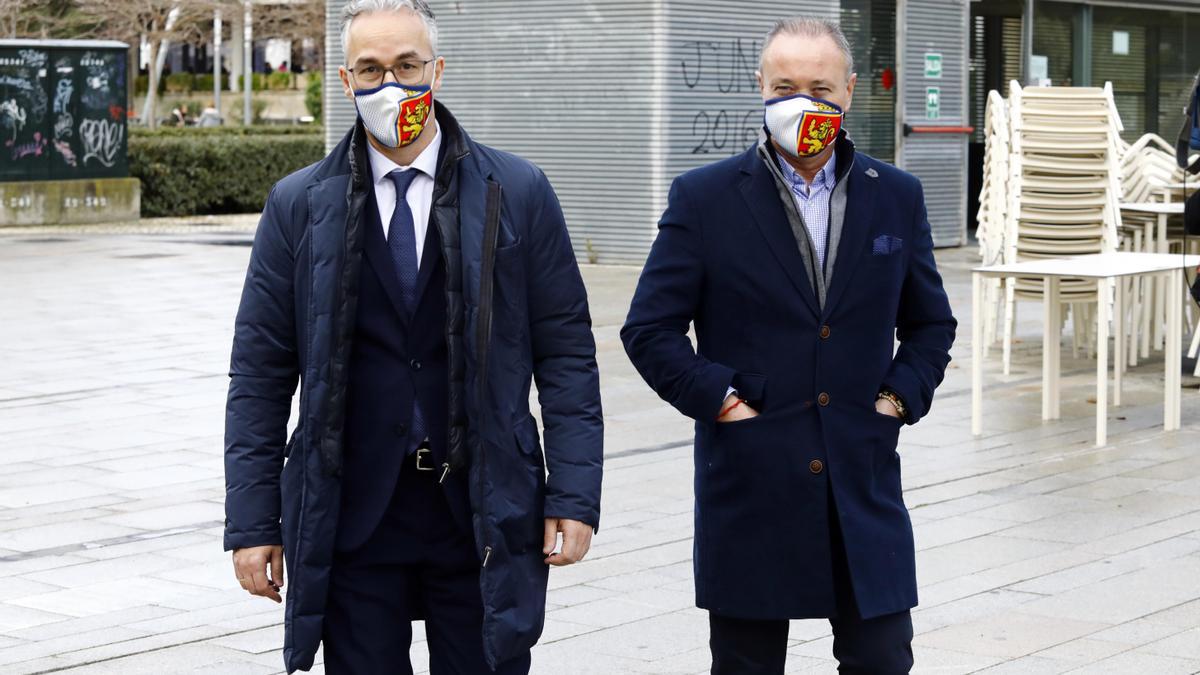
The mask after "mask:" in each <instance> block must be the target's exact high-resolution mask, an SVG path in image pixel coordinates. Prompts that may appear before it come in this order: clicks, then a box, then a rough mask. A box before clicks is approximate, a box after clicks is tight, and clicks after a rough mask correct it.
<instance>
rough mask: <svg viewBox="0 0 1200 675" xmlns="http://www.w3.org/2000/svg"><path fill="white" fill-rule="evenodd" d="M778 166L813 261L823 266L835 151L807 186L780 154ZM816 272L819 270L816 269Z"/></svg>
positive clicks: (835, 164) (835, 167)
mask: <svg viewBox="0 0 1200 675" xmlns="http://www.w3.org/2000/svg"><path fill="white" fill-rule="evenodd" d="M778 161H779V169H780V171H782V172H783V177H784V178H786V179H787V181H788V184H790V185H791V186H792V197H793V198H795V200H796V208H797V209H798V210H799V211H800V216H801V217H802V218H804V226H805V227H806V228H808V236H809V237H811V238H812V243H813V248H815V249H817V262H818V263H819V264H820V266H821V269H822V270H824V269H825V249H826V248H827V247H828V246H829V198H830V197H831V196H832V195H833V187H834V185H835V184H836V181H837V179H836V178H835V177H834V171H835V170H836V169H837V153H836V152H830V153H829V160H828V161H826V162H825V166H823V167H821V170H820V171H818V172H817V175H816V176H814V177H813V182H812V185H809V184H808V183H807V182H806V181H805V180H804V178H803V177H801V176H800V174H798V173H796V170H795V169H793V168H792V165H791V164H788V163H787V160H785V159H783V158H782V157H779V158H778ZM818 274H820V272H818Z"/></svg>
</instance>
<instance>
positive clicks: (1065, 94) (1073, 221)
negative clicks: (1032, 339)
mask: <svg viewBox="0 0 1200 675" xmlns="http://www.w3.org/2000/svg"><path fill="white" fill-rule="evenodd" d="M1008 112H1009V115H1008V119H1009V126H1010V135H1009V148H1008V150H1009V152H1008V166H1007V169H1008V171H1007V174H1008V180H1007V190H1006V193H1007V196H1008V199H1007V202H1006V207H1005V223H1006V226H1005V234H1004V242H1005V243H1004V246H1005V255H1004V261H1005V262H1020V261H1024V260H1033V259H1038V258H1062V257H1069V256H1075V255H1087V254H1092V253H1106V252H1110V251H1115V250H1117V245H1118V231H1119V229H1120V225H1121V210H1120V199H1121V196H1122V193H1121V171H1120V157H1121V155H1120V150H1121V147H1120V132H1121V128H1122V127H1121V121H1120V117H1119V115H1118V114H1117V110H1116V106H1115V104H1114V103H1113V97H1112V86H1111V85H1109V84H1106V85H1105V86H1104V87H1102V88H1100V87H1027V88H1023V87H1021V86H1020V84H1018V83H1017V82H1015V81H1014V82H1012V83H1011V84H1010V94H1009V101H1008ZM1005 291H1006V292H1005V308H1004V312H1005V316H1004V371H1005V373H1006V374H1007V373H1008V372H1009V371H1010V365H1011V360H1012V356H1011V353H1012V339H1013V327H1014V324H1015V321H1016V302H1017V300H1019V299H1039V300H1040V299H1041V298H1042V284H1041V282H1040V281H1039V280H1034V279H1020V278H1018V279H1016V280H1010V282H1009V283H1008V284H1006V286H1005ZM1105 297H1106V301H1107V300H1108V296H1107V294H1106V296H1105ZM1060 299H1061V302H1063V303H1070V304H1071V306H1072V316H1073V318H1074V319H1075V327H1076V330H1075V331H1074V333H1075V340H1076V342H1075V345H1076V346H1078V345H1079V342H1080V341H1081V339H1082V340H1083V341H1084V344H1085V345H1086V346H1087V347H1088V351H1089V354H1090V353H1091V342H1090V339H1086V338H1087V337H1088V336H1087V335H1085V334H1084V332H1085V331H1087V330H1088V329H1087V328H1086V326H1087V325H1088V324H1087V322H1086V321H1081V320H1080V319H1081V314H1084V315H1085V313H1087V307H1086V305H1087V304H1088V303H1094V302H1096V300H1097V296H1096V287H1095V285H1094V283H1093V282H1091V281H1085V280H1082V279H1064V280H1063V281H1062V284H1061V296H1060ZM1085 316H1086V315H1085Z"/></svg>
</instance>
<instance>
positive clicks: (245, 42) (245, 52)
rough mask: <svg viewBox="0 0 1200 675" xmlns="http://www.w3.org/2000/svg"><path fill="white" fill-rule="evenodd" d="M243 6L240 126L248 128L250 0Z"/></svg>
mask: <svg viewBox="0 0 1200 675" xmlns="http://www.w3.org/2000/svg"><path fill="white" fill-rule="evenodd" d="M244 5H245V8H246V11H245V16H244V18H243V20H242V23H243V24H245V26H246V31H245V33H243V35H242V72H243V73H245V79H244V80H242V124H245V125H246V126H250V125H251V124H252V123H253V122H254V116H253V114H252V113H251V112H250V93H251V92H252V91H253V90H254V49H253V44H254V27H253V26H252V25H251V24H250V21H251V19H252V18H253V15H252V13H251V11H250V0H246V2H245V3H244Z"/></svg>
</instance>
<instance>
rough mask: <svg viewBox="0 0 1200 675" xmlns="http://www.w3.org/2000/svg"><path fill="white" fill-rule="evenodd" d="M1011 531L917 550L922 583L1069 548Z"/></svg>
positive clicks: (918, 577) (919, 578)
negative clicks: (1023, 536) (1011, 532)
mask: <svg viewBox="0 0 1200 675" xmlns="http://www.w3.org/2000/svg"><path fill="white" fill-rule="evenodd" d="M1008 532H1009V530H1006V531H1004V532H1003V533H1000V534H988V535H984V536H981V537H976V538H974V539H967V540H965V541H958V542H954V543H950V544H945V545H943V546H938V547H935V548H930V549H925V550H923V551H918V552H917V580H918V581H919V583H920V585H922V586H923V585H926V584H933V583H937V582H939V581H945V580H946V579H953V578H955V577H959V576H963V575H965V574H972V573H975V572H981V571H984V570H988V569H993V568H996V567H1002V566H1004V565H1009V564H1012V563H1014V562H1017V561H1021V560H1028V559H1030V558H1037V557H1041V556H1045V555H1048V554H1051V553H1055V552H1058V551H1061V550H1063V549H1065V548H1067V546H1066V545H1064V544H1062V543H1059V542H1052V541H1042V540H1037V539H1023V538H1020V537H1015V536H1008Z"/></svg>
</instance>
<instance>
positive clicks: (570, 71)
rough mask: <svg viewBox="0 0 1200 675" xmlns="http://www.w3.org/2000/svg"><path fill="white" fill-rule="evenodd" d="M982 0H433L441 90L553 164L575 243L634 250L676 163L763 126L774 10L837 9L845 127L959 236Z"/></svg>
mask: <svg viewBox="0 0 1200 675" xmlns="http://www.w3.org/2000/svg"><path fill="white" fill-rule="evenodd" d="M344 3H345V0H328V4H327V9H328V14H327V22H326V33H327V39H326V52H325V54H326V59H325V64H326V66H325V67H326V77H325V82H326V85H325V87H326V92H325V97H326V100H325V106H324V109H325V124H326V134H327V144H328V145H329V147H332V146H333V145H334V144H335V143H336V142H337V140H338V139H340V138H341V137H342V135H343V134H344V133H345V132H346V130H347V129H349V127H350V125H351V124H352V123H353V120H354V108H353V106H352V104H351V103H350V102H349V101H347V100H346V99H345V97H344V96H343V92H342V89H341V84H340V81H339V79H338V76H337V69H338V66H340V65H343V55H342V51H341V45H340V42H339V40H340V36H339V34H338V25H339V19H340V13H341V9H342V7H343V5H344ZM990 4H992V3H990V2H982V3H980V2H969V1H968V0H792V1H781V0H747V1H745V2H736V3H732V2H728V1H727V0H588V1H587V2H558V1H557V0H524V1H522V0H455V1H449V0H432V2H431V5H432V7H433V9H434V11H435V12H436V13H437V15H438V22H439V26H440V29H441V45H440V52H441V54H442V55H443V56H445V58H446V63H447V66H446V78H445V84H444V87H443V89H442V92H441V94H440V96H439V100H440V101H442V102H443V103H445V104H446V105H448V106H449V107H450V108H451V109H452V110H454V112H455V114H456V115H457V116H458V117H459V118H460V119H461V120H462V121H463V123H464V125H465V126H466V128H467V129H468V130H469V131H470V133H471V134H472V135H473V136H474V137H475V138H477V139H478V140H480V141H482V142H484V143H489V144H492V145H495V146H497V147H499V148H502V149H504V150H508V151H511V152H515V153H517V154H519V155H522V156H524V157H527V158H529V159H530V160H532V161H534V162H536V163H537V164H538V165H539V166H541V167H542V168H543V169H544V170H545V171H546V173H547V175H548V176H549V177H550V180H551V181H552V182H553V184H554V186H555V188H556V189H557V191H558V194H559V197H560V199H561V201H562V204H563V208H564V211H565V213H566V216H567V222H568V225H569V227H570V229H571V234H572V239H573V241H574V242H575V246H576V249H577V253H578V254H579V256H580V258H581V259H583V260H592V261H597V262H605V263H632V264H640V263H641V262H642V261H643V260H644V259H645V256H646V253H647V252H648V250H649V247H650V244H651V242H652V241H653V240H654V236H655V233H656V223H657V221H658V217H659V216H660V215H661V213H662V210H663V208H664V207H665V206H666V195H667V191H668V189H669V187H670V183H671V179H672V178H673V177H674V176H676V175H678V174H679V173H682V172H684V171H687V170H688V169H691V168H695V167H698V166H702V165H704V164H707V163H710V162H713V161H716V160H719V159H722V158H724V157H728V156H731V155H734V154H738V153H740V152H742V151H744V150H745V149H746V148H747V147H749V146H750V145H751V144H753V143H754V142H755V140H756V138H757V136H758V133H759V131H760V129H761V127H762V103H761V97H760V95H759V92H758V87H757V85H756V83H755V71H756V70H757V67H758V58H759V51H760V49H761V46H762V39H763V36H764V35H765V34H766V32H767V30H768V29H769V28H770V27H771V24H772V23H773V22H774V21H775V20H776V19H778V18H781V17H785V16H791V15H795V14H812V15H818V16H824V17H828V18H832V19H836V20H838V21H840V22H841V24H842V26H843V28H844V30H845V31H846V33H847V36H848V37H849V39H850V42H851V44H852V47H853V50H854V55H855V62H856V70H857V72H858V77H859V81H858V86H857V89H856V90H855V95H854V102H853V106H852V109H851V111H850V113H849V115H848V117H847V121H846V125H845V127H846V129H847V131H848V132H849V134H850V135H851V137H852V138H853V139H854V141H855V143H856V144H857V146H858V147H859V149H860V150H862V151H864V152H867V153H868V154H871V155H873V156H875V157H877V158H879V159H882V160H885V161H888V162H892V163H895V164H897V165H898V166H900V167H902V168H904V169H906V170H908V171H911V172H912V173H914V174H916V175H917V176H918V177H919V178H921V180H922V182H923V184H924V187H925V193H926V200H927V203H928V206H929V218H930V222H931V225H932V227H933V230H934V239H935V242H936V243H937V244H938V245H939V246H957V245H961V244H963V243H965V242H966V240H967V223H968V221H969V214H968V209H969V205H968V186H967V176H968V173H969V171H968V166H969V163H970V152H969V148H970V146H969V141H970V134H971V124H970V121H971V114H972V112H973V110H972V107H971V96H972V94H974V90H973V89H972V87H973V86H974V80H973V79H972V77H974V76H976V75H977V73H976V71H975V70H973V68H975V67H976V66H977V65H978V64H977V63H976V61H975V60H974V59H973V57H972V54H973V53H972V51H971V50H972V49H973V48H974V43H973V41H972V39H973V35H974V31H973V27H974V26H975V24H974V23H973V22H975V21H977V19H976V18H975V17H976V16H978V12H977V11H976V10H977V9H979V6H981V5H990ZM1018 4H1020V3H1019V2H1018ZM1037 16H1041V15H1040V14H1039V15H1037ZM1019 26H1020V15H1019V13H1018V29H1019ZM1047 39H1049V38H1048V37H1047ZM1035 44H1040V43H1035ZM1056 66H1057V62H1056ZM985 94H986V92H985Z"/></svg>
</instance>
